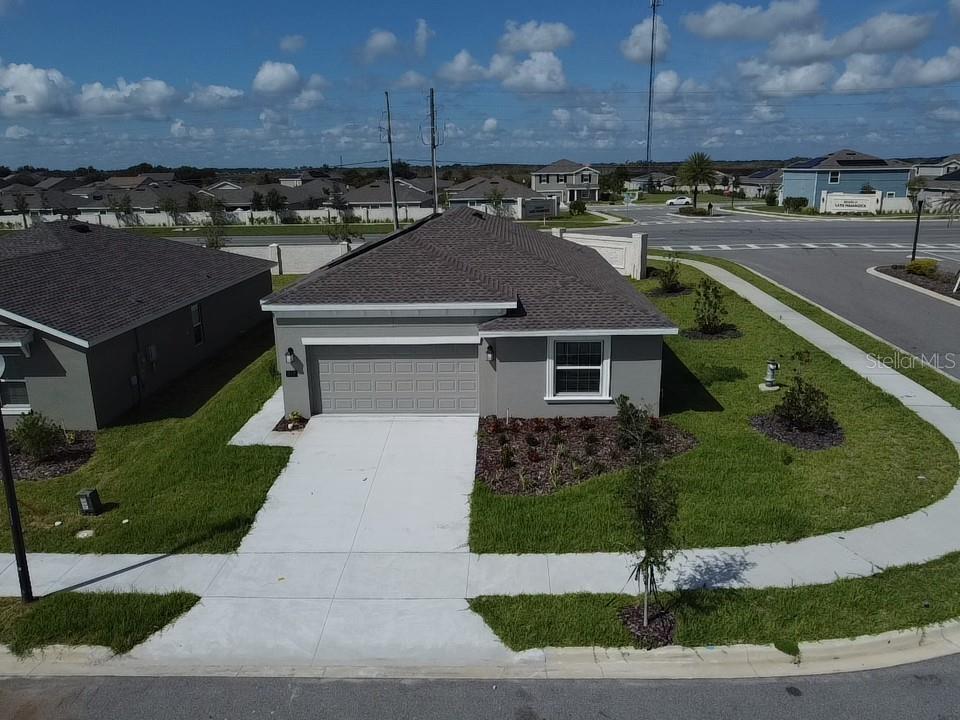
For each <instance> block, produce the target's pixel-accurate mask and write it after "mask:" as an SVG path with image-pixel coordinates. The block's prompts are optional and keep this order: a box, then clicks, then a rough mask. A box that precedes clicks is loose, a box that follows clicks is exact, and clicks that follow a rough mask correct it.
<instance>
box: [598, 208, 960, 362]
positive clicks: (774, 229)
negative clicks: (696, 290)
mask: <svg viewBox="0 0 960 720" xmlns="http://www.w3.org/2000/svg"><path fill="white" fill-rule="evenodd" d="M614 212H616V213H617V214H620V215H629V216H630V217H633V218H634V219H636V220H637V222H638V224H636V225H631V226H621V227H611V228H603V229H598V230H590V231H587V232H589V233H591V234H602V235H619V236H627V235H629V234H630V233H635V232H646V233H648V234H649V237H650V244H651V246H652V247H660V248H663V249H665V250H676V251H686V252H695V253H700V254H704V255H713V256H716V257H723V258H727V259H730V260H733V261H735V262H738V263H741V264H742V265H745V266H747V267H749V268H751V269H753V270H756V271H757V272H759V273H761V274H763V275H766V276H767V277H769V278H771V279H773V280H775V281H776V282H778V283H780V284H782V285H785V286H786V287H788V288H790V289H791V290H794V291H796V292H798V293H800V294H801V295H803V296H804V297H807V298H809V299H810V300H813V301H814V302H816V303H818V304H820V305H823V306H824V307H826V308H827V309H829V310H831V311H833V312H835V313H837V314H838V315H841V316H842V317H844V318H846V319H848V320H850V321H851V322H853V323H855V324H857V325H860V326H861V327H863V328H865V329H867V330H869V331H870V332H872V333H874V334H875V335H878V336H880V337H882V338H884V339H885V340H887V341H888V342H890V343H892V344H894V345H896V346H898V347H901V348H903V349H904V350H907V351H908V352H910V353H912V354H913V355H915V356H922V357H924V358H925V359H927V360H928V361H930V362H932V363H933V364H935V365H937V366H938V367H940V369H942V370H943V371H944V372H946V373H948V374H950V375H952V376H953V377H956V378H958V379H960V307H957V306H954V305H950V304H949V303H945V302H942V301H940V300H936V299H934V298H931V297H928V296H926V295H923V294H921V293H918V292H915V291H913V290H910V289H908V288H903V287H900V286H898V285H895V284H893V283H890V282H887V281H885V280H883V279H880V278H876V277H872V276H870V275H868V274H867V272H866V271H867V268H869V267H873V266H878V265H891V264H895V263H904V262H906V261H907V260H908V259H909V255H910V246H911V244H912V242H913V230H914V224H913V223H912V222H909V221H903V220H891V221H877V220H863V221H854V220H817V219H814V220H800V219H796V220H787V219H779V218H766V217H756V216H752V215H743V214H730V213H728V214H726V215H723V216H720V217H717V218H706V219H696V218H681V217H680V216H678V215H676V214H675V212H674V211H668V210H667V209H666V208H664V207H659V206H653V207H649V206H648V207H639V208H635V209H632V210H624V209H616V210H614ZM668 221H669V222H668ZM658 223H660V224H658ZM918 256H919V257H934V258H936V259H938V260H940V261H941V263H942V267H943V268H944V269H946V270H949V271H952V272H956V271H958V270H960V222H955V223H952V224H951V223H950V222H949V221H948V220H943V219H935V220H934V219H927V218H925V219H924V220H923V221H922V223H921V230H920V243H919V252H918ZM894 362H911V360H910V359H909V358H906V359H895V360H894Z"/></svg>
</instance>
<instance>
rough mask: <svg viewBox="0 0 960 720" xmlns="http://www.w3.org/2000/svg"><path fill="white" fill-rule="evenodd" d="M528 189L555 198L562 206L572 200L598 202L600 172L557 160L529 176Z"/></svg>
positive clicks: (580, 164) (567, 161)
mask: <svg viewBox="0 0 960 720" xmlns="http://www.w3.org/2000/svg"><path fill="white" fill-rule="evenodd" d="M530 187H531V189H533V190H535V191H536V192H538V193H542V194H543V195H549V196H550V197H555V198H557V201H558V202H559V203H560V204H562V205H569V204H570V203H571V202H573V201H574V200H583V201H584V202H597V201H598V200H600V172H599V171H598V170H594V169H593V168H592V167H590V166H589V165H584V164H583V163H578V162H573V161H572V160H557V162H555V163H551V164H550V165H547V166H546V167H542V168H540V169H539V170H536V171H534V172H533V173H531V175H530Z"/></svg>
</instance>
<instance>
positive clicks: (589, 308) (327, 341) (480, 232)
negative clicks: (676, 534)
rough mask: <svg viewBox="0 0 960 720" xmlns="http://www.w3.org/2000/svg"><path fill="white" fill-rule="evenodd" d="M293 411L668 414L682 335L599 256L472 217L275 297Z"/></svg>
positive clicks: (359, 254) (416, 229) (432, 225)
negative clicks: (669, 350)
mask: <svg viewBox="0 0 960 720" xmlns="http://www.w3.org/2000/svg"><path fill="white" fill-rule="evenodd" d="M262 305H263V309H264V310H265V311H267V312H271V313H273V320H274V332H275V335H276V346H277V357H278V363H279V364H278V367H279V368H281V370H282V372H281V376H282V380H283V398H284V406H285V408H286V412H288V413H290V412H294V411H296V412H299V413H301V414H303V415H304V416H309V415H315V414H318V413H411V414H421V413H434V414H466V415H478V414H479V415H499V416H510V417H535V416H588V415H613V414H614V413H615V412H616V406H615V405H614V399H615V398H616V397H617V396H618V395H620V394H624V395H628V396H629V397H630V398H631V399H632V400H633V401H634V402H635V403H637V404H642V405H645V406H647V407H648V408H650V410H651V412H653V413H654V414H656V413H658V411H659V403H660V373H661V349H662V340H663V336H664V335H672V334H676V333H677V328H676V326H675V325H674V324H673V323H672V322H671V321H670V320H668V319H667V318H666V317H665V316H664V315H663V314H662V313H661V312H660V311H659V310H658V309H657V308H656V307H655V306H654V305H653V304H652V303H651V302H650V301H649V300H647V299H646V298H645V297H644V296H643V295H642V294H640V293H638V292H637V291H636V290H635V289H634V287H633V286H632V285H631V283H630V281H629V280H628V279H627V278H625V277H623V276H621V275H620V274H619V273H618V272H617V271H616V270H615V269H614V268H613V267H612V266H611V265H610V264H609V263H608V262H607V261H606V260H604V259H603V258H602V257H601V256H600V255H599V254H598V253H597V252H596V251H595V250H593V249H591V248H586V247H582V246H580V245H576V244H574V243H572V242H569V241H567V240H563V239H561V238H558V237H554V236H551V235H546V234H544V233H541V232H538V231H537V230H535V229H532V228H528V227H526V226H524V225H521V224H518V223H515V222H513V221H511V220H507V219H504V218H497V217H494V216H492V215H489V214H486V213H482V212H479V211H477V210H472V209H470V208H466V207H461V208H455V209H452V210H448V211H447V212H445V213H443V214H441V215H437V216H433V217H431V218H429V219H427V220H424V221H422V222H420V223H417V224H415V225H412V226H411V227H409V228H406V229H404V230H401V231H399V232H397V233H394V234H392V235H390V236H388V237H386V238H384V239H382V240H376V241H372V242H369V243H366V244H365V245H363V246H362V247H361V248H359V249H357V250H354V251H353V252H351V253H348V254H347V255H344V256H342V257H340V258H338V259H336V260H334V261H333V262H331V263H329V264H328V265H326V266H325V267H323V268H320V269H319V270H317V271H315V272H314V273H312V274H310V275H308V276H307V277H305V278H303V279H301V280H300V281H298V282H296V283H294V284H293V285H291V286H290V287H288V288H286V289H285V290H282V291H280V292H277V293H274V294H273V295H271V296H270V297H268V298H265V299H264V300H263V301H262Z"/></svg>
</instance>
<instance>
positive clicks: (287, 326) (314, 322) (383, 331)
mask: <svg viewBox="0 0 960 720" xmlns="http://www.w3.org/2000/svg"><path fill="white" fill-rule="evenodd" d="M487 319H488V318H484V317H478V318H459V317H436V318H431V317H417V318H402V317H397V318H305V317H292V318H291V317H279V316H276V315H274V319H273V331H274V337H275V338H276V349H277V369H278V370H279V371H280V377H281V378H282V381H283V403H284V409H285V411H286V412H287V413H291V412H294V411H296V412H298V413H300V414H301V415H303V416H304V417H309V416H310V415H311V398H310V392H311V383H310V381H309V377H308V373H309V372H315V371H314V370H312V369H310V368H309V367H308V365H307V351H306V348H305V347H304V344H303V339H304V338H322V337H356V338H357V344H358V345H363V344H364V343H363V339H364V338H371V337H374V338H380V337H393V336H407V337H445V336H475V335H477V332H478V331H477V326H478V324H479V323H481V322H484V321H485V320H487ZM287 348H291V349H293V354H294V356H295V358H296V359H295V360H294V369H295V370H296V376H288V375H287V371H288V370H290V368H289V367H288V366H287V364H286V361H285V360H284V354H285V353H286V352H287ZM482 366H483V363H481V372H482ZM481 391H482V379H481ZM314 406H316V405H315V404H314Z"/></svg>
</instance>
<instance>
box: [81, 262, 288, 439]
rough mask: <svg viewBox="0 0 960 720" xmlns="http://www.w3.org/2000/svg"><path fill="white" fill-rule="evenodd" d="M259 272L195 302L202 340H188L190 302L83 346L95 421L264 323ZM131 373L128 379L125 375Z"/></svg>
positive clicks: (107, 419)
mask: <svg viewBox="0 0 960 720" xmlns="http://www.w3.org/2000/svg"><path fill="white" fill-rule="evenodd" d="M271 287H272V281H271V277H270V273H269V272H268V271H264V272H262V273H259V274H257V275H255V276H254V277H252V278H249V279H247V280H244V281H243V282H240V283H238V284H236V285H234V286H232V287H229V288H226V289H224V290H221V291H219V292H216V293H214V294H212V295H210V296H209V297H207V298H204V299H203V300H201V301H200V311H201V315H202V317H203V342H201V343H200V344H197V343H195V342H194V336H193V323H192V320H191V314H190V305H189V304H188V305H185V306H184V307H182V308H179V309H177V310H174V311H173V312H171V313H168V314H167V315H164V316H162V317H160V318H157V319H156V320H152V321H150V322H148V323H145V324H144V325H141V326H140V327H138V328H135V329H133V330H129V331H127V332H125V333H123V334H122V335H118V336H117V337H114V338H111V339H109V340H106V341H104V342H102V343H98V344H97V345H95V346H94V347H92V348H90V350H88V353H87V356H88V364H89V369H90V376H89V380H90V383H91V385H92V389H93V397H94V406H95V408H96V419H97V424H98V426H100V427H103V426H104V425H107V424H109V423H111V422H113V421H114V420H116V419H117V418H119V417H120V416H121V415H122V414H123V413H124V412H126V411H128V410H130V409H131V408H133V407H134V406H136V405H137V403H138V402H139V401H140V400H141V399H144V398H147V397H149V396H151V395H152V394H154V393H156V392H157V391H159V390H161V389H163V388H164V387H166V386H167V385H168V384H169V383H170V382H171V381H173V380H175V379H176V378H178V377H180V376H181V375H183V374H184V373H185V372H187V371H188V370H190V369H191V368H193V367H194V366H196V365H197V364H198V363H201V362H203V361H204V360H207V359H209V358H211V357H213V356H214V355H217V354H218V353H220V352H222V351H223V350H224V349H225V348H226V347H227V346H229V345H230V343H232V342H233V341H235V340H236V339H237V338H238V337H239V336H240V335H242V334H243V333H245V332H247V331H248V330H251V329H252V328H254V327H256V326H257V325H258V324H260V323H262V322H265V321H266V318H265V317H264V315H263V312H262V310H261V309H260V299H261V298H262V297H265V296H266V295H269V294H270V292H271ZM134 377H136V378H137V382H132V381H131V378H134Z"/></svg>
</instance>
